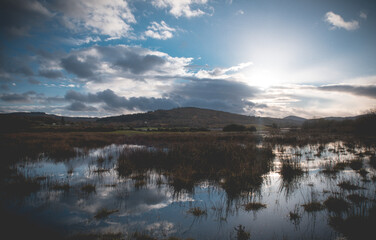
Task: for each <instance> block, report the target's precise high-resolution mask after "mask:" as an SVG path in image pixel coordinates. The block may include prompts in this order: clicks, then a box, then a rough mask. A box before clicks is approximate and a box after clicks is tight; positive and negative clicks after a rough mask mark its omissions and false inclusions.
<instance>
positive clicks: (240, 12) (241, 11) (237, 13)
mask: <svg viewBox="0 0 376 240" xmlns="http://www.w3.org/2000/svg"><path fill="white" fill-rule="evenodd" d="M243 14H244V11H243V10H241V9H240V10H238V11H237V12H236V15H243Z"/></svg>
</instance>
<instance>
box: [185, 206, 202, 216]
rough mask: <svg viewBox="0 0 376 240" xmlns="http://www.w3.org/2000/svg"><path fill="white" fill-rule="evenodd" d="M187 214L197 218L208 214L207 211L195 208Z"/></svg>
mask: <svg viewBox="0 0 376 240" xmlns="http://www.w3.org/2000/svg"><path fill="white" fill-rule="evenodd" d="M187 213H189V214H192V215H193V216H195V217H200V216H203V215H206V214H207V210H205V209H201V208H200V207H193V208H191V209H189V210H188V211H187Z"/></svg>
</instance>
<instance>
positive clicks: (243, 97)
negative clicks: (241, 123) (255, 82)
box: [166, 79, 259, 113]
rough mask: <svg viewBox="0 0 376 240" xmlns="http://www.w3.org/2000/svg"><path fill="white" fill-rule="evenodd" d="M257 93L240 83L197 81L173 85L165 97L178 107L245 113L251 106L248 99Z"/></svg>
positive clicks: (209, 80) (257, 91)
mask: <svg viewBox="0 0 376 240" xmlns="http://www.w3.org/2000/svg"><path fill="white" fill-rule="evenodd" d="M258 93H259V90H258V89H257V88H254V87H251V86H249V85H247V84H245V83H242V82H235V81H227V80H218V79H216V80H214V79H197V80H193V81H189V82H187V83H182V84H177V85H175V86H174V88H173V89H171V91H170V93H169V94H166V95H167V96H168V97H169V98H170V99H173V100H174V101H175V102H177V103H178V104H179V105H180V106H185V107H188V106H195V107H205V108H211V109H215V110H221V111H228V112H234V113H246V111H245V109H246V108H249V107H250V106H252V104H253V103H251V102H250V101H249V100H248V99H249V98H252V97H254V96H255V95H256V94H258Z"/></svg>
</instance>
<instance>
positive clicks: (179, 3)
mask: <svg viewBox="0 0 376 240" xmlns="http://www.w3.org/2000/svg"><path fill="white" fill-rule="evenodd" d="M207 2H208V0H153V1H152V4H153V6H155V7H157V8H162V9H165V8H168V9H170V10H169V13H170V14H172V15H173V16H175V17H176V18H178V17H181V16H184V17H187V18H191V17H198V16H202V15H204V14H205V12H204V11H202V10H201V9H199V8H196V9H192V7H193V6H197V5H204V6H205V5H206V4H207Z"/></svg>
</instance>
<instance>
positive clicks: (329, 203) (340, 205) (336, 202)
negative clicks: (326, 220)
mask: <svg viewBox="0 0 376 240" xmlns="http://www.w3.org/2000/svg"><path fill="white" fill-rule="evenodd" d="M324 205H325V207H326V208H327V209H328V210H329V211H330V212H334V213H340V212H343V211H346V210H348V209H349V208H350V204H349V203H348V202H347V201H346V200H344V199H343V198H339V197H329V198H328V199H326V200H325V202H324Z"/></svg>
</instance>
